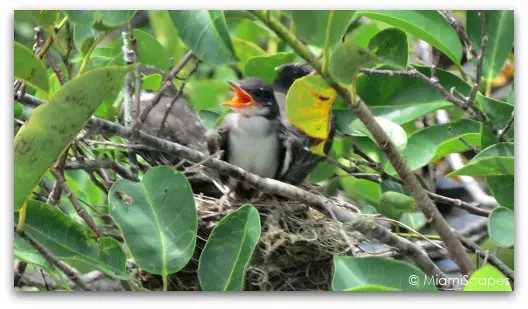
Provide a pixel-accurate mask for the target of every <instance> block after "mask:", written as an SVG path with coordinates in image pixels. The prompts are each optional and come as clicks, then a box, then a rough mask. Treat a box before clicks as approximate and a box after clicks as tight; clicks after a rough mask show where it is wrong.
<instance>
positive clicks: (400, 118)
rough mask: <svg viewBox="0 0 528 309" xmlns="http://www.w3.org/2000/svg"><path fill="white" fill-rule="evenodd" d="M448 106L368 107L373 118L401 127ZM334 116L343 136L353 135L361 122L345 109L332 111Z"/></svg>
mask: <svg viewBox="0 0 528 309" xmlns="http://www.w3.org/2000/svg"><path fill="white" fill-rule="evenodd" d="M448 106H451V104H450V103H448V102H438V103H429V104H413V105H396V106H391V105H389V106H372V107H370V111H371V112H372V114H373V115H374V116H377V117H382V118H385V119H387V120H390V121H392V122H394V123H396V124H399V125H402V124H405V123H407V122H410V121H413V120H416V119H418V118H420V117H422V116H423V115H426V114H428V113H430V112H434V111H435V110H437V109H441V108H446V107H448ZM334 115H335V116H336V120H337V126H338V129H339V131H341V132H343V133H345V134H351V135H354V134H355V132H356V130H357V129H356V128H357V127H358V126H359V123H360V122H361V121H360V120H359V119H358V118H357V116H356V114H354V113H353V112H352V111H350V110H349V109H347V110H339V111H334Z"/></svg>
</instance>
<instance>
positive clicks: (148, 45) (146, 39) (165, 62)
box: [134, 29, 169, 71]
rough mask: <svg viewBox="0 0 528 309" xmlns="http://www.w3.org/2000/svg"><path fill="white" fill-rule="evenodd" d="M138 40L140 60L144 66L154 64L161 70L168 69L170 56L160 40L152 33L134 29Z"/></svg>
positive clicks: (153, 65)
mask: <svg viewBox="0 0 528 309" xmlns="http://www.w3.org/2000/svg"><path fill="white" fill-rule="evenodd" d="M134 37H135V38H136V41H137V53H138V60H139V63H141V64H142V65H144V66H152V67H155V68H157V69H159V70H161V71H168V69H169V56H167V53H166V52H165V49H164V48H163V46H162V45H161V43H160V42H158V41H157V40H156V38H154V37H153V36H151V35H150V34H148V33H146V32H144V31H142V30H139V29H134Z"/></svg>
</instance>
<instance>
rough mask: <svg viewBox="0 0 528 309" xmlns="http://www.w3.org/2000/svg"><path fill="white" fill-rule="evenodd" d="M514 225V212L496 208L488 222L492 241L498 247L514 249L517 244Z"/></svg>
mask: <svg viewBox="0 0 528 309" xmlns="http://www.w3.org/2000/svg"><path fill="white" fill-rule="evenodd" d="M514 225H515V217H514V214H513V211H511V210H510V209H508V208H506V207H498V208H495V209H494V210H493V211H492V212H491V215H490V217H489V221H488V233H489V236H490V238H491V240H492V241H493V242H494V243H495V244H497V245H498V246H501V247H512V246H513V245H514V244H515V228H514Z"/></svg>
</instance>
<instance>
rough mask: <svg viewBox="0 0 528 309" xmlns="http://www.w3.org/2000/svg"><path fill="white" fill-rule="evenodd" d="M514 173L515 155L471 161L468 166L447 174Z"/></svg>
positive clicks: (486, 174) (488, 174) (450, 175)
mask: <svg viewBox="0 0 528 309" xmlns="http://www.w3.org/2000/svg"><path fill="white" fill-rule="evenodd" d="M513 173H514V159H513V157H495V158H484V159H481V160H479V161H478V162H474V163H471V162H470V163H469V164H467V165H466V166H464V167H462V168H460V169H458V170H456V171H454V172H451V173H449V174H447V176H448V177H452V176H461V175H467V176H504V175H513Z"/></svg>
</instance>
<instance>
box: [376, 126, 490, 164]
mask: <svg viewBox="0 0 528 309" xmlns="http://www.w3.org/2000/svg"><path fill="white" fill-rule="evenodd" d="M449 127H451V128H452V130H453V131H454V132H456V133H457V134H458V135H459V136H461V137H463V138H464V139H465V140H466V141H468V142H469V143H471V144H472V145H473V146H476V147H478V146H479V145H480V134H479V132H480V125H479V123H478V122H476V121H472V120H468V119H463V120H460V121H455V122H451V123H448V124H442V125H436V126H431V127H428V128H425V129H423V130H420V131H418V132H416V133H414V134H412V135H411V136H410V137H409V139H408V141H407V147H406V148H405V150H404V151H403V156H404V157H405V159H406V160H407V164H408V165H409V167H410V168H411V169H412V170H415V169H418V168H420V167H422V166H425V165H427V164H428V163H429V162H431V161H433V160H435V159H438V158H441V157H443V156H446V155H448V154H450V153H454V152H462V151H465V150H467V149H468V147H467V146H466V145H465V144H464V143H463V142H461V141H460V140H459V138H458V137H457V136H455V135H453V133H451V131H449ZM386 171H387V172H388V173H391V174H393V173H395V171H394V169H393V168H392V166H390V165H388V166H387V168H386Z"/></svg>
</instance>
